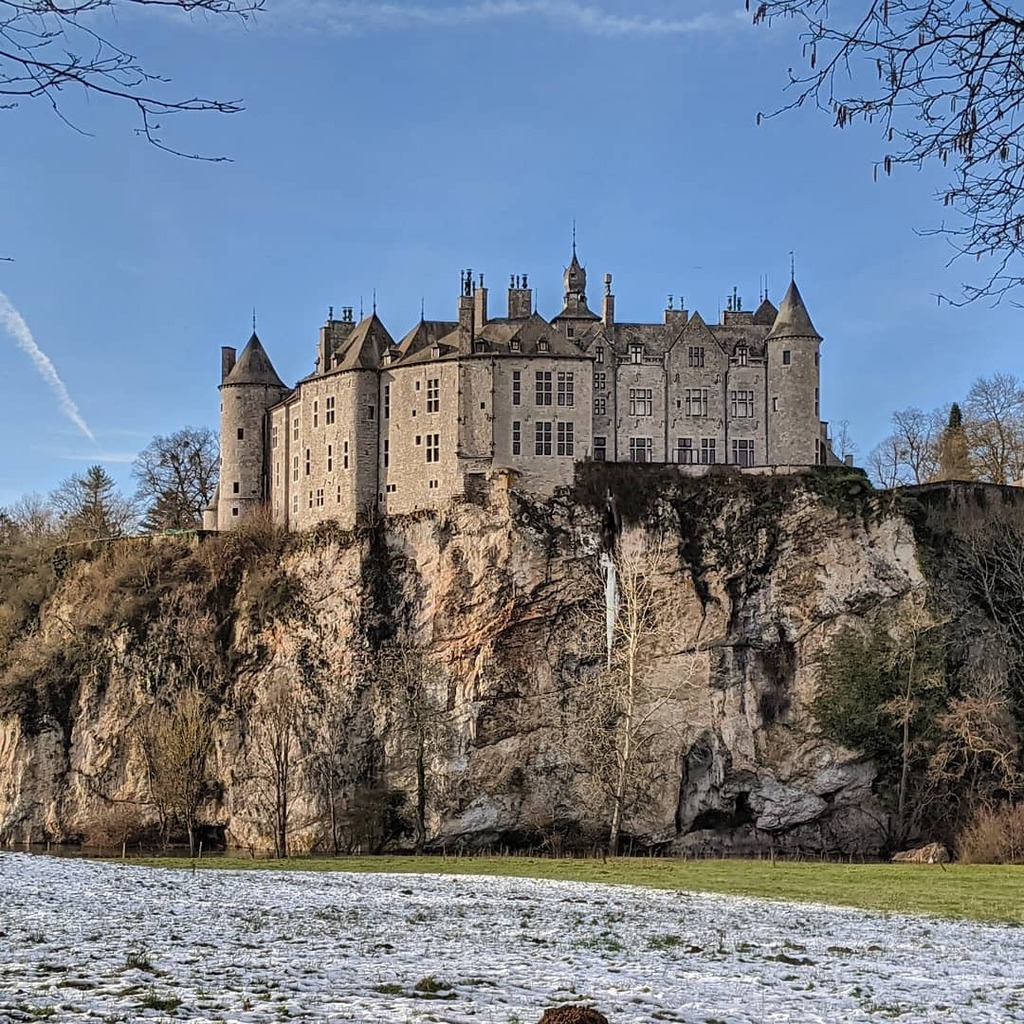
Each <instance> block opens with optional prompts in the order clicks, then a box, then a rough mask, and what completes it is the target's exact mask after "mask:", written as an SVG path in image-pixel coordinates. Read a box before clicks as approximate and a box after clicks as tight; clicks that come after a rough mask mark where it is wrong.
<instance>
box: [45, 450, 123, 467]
mask: <svg viewBox="0 0 1024 1024" xmlns="http://www.w3.org/2000/svg"><path fill="white" fill-rule="evenodd" d="M51 454H52V455H54V456H55V457H56V458H58V459H64V460H65V461H68V462H89V463H93V462H98V463H101V464H102V463H105V462H113V463H123V464H127V463H130V462H134V461H135V460H136V459H137V458H138V454H139V453H138V452H116V451H111V452H91V453H86V454H83V453H82V452H69V451H59V452H52V453H51Z"/></svg>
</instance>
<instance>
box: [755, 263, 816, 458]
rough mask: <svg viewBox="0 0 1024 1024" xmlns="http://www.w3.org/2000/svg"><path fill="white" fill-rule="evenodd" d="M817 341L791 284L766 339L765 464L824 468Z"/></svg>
mask: <svg viewBox="0 0 1024 1024" xmlns="http://www.w3.org/2000/svg"><path fill="white" fill-rule="evenodd" d="M821 341H822V338H821V335H820V334H818V332H817V331H816V330H815V328H814V324H813V323H812V322H811V317H810V314H809V313H808V312H807V307H806V306H805V305H804V300H803V298H802V297H801V295H800V289H799V288H797V286H796V281H795V280H794V281H791V282H790V285H789V289H788V291H787V292H786V296H785V298H784V299H783V300H782V303H781V304H780V306H779V312H778V315H777V316H776V317H775V323H774V324H773V325H772V329H771V330H770V331H769V333H768V336H767V338H766V339H765V348H766V350H767V356H768V463H769V464H770V465H774V466H784V465H793V466H805V465H814V464H818V463H822V462H824V452H823V449H822V443H821V410H820V367H819V362H820V359H819V346H820V345H821Z"/></svg>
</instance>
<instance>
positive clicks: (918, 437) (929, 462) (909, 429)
mask: <svg viewBox="0 0 1024 1024" xmlns="http://www.w3.org/2000/svg"><path fill="white" fill-rule="evenodd" d="M939 416H940V414H939V413H937V412H936V413H924V412H922V411H921V410H920V409H917V408H914V407H913V406H911V407H910V408H907V409H899V410H897V411H896V412H894V413H893V414H892V433H891V434H889V435H888V436H887V437H885V438H884V439H883V440H882V441H881V442H880V443H879V444H878V445H877V446H876V447H875V448H874V449H873V450H872V452H871V454H870V455H869V456H868V469H869V471H870V473H871V475H872V477H873V478H874V480H875V482H876V483H878V484H879V485H880V486H881V487H900V486H907V485H910V484H923V483H927V482H928V481H929V480H931V479H932V478H933V477H934V476H935V474H936V472H937V471H938V465H939V454H938V453H939V448H938V439H939V436H940V428H939V422H940V420H939Z"/></svg>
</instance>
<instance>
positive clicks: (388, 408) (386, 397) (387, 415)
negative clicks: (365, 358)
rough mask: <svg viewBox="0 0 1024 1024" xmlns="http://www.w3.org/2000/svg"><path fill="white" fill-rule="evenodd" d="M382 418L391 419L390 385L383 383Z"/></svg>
mask: <svg viewBox="0 0 1024 1024" xmlns="http://www.w3.org/2000/svg"><path fill="white" fill-rule="evenodd" d="M381 415H382V416H383V417H384V419H386V420H389V419H391V385H390V384H385V385H384V409H383V411H382V412H381Z"/></svg>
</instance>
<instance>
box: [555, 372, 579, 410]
mask: <svg viewBox="0 0 1024 1024" xmlns="http://www.w3.org/2000/svg"><path fill="white" fill-rule="evenodd" d="M574 376H575V375H574V374H572V373H565V372H563V371H562V370H559V371H558V404H559V405H562V406H567V407H570V408H571V407H572V406H574V405H575V404H576V385H575V383H574Z"/></svg>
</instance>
